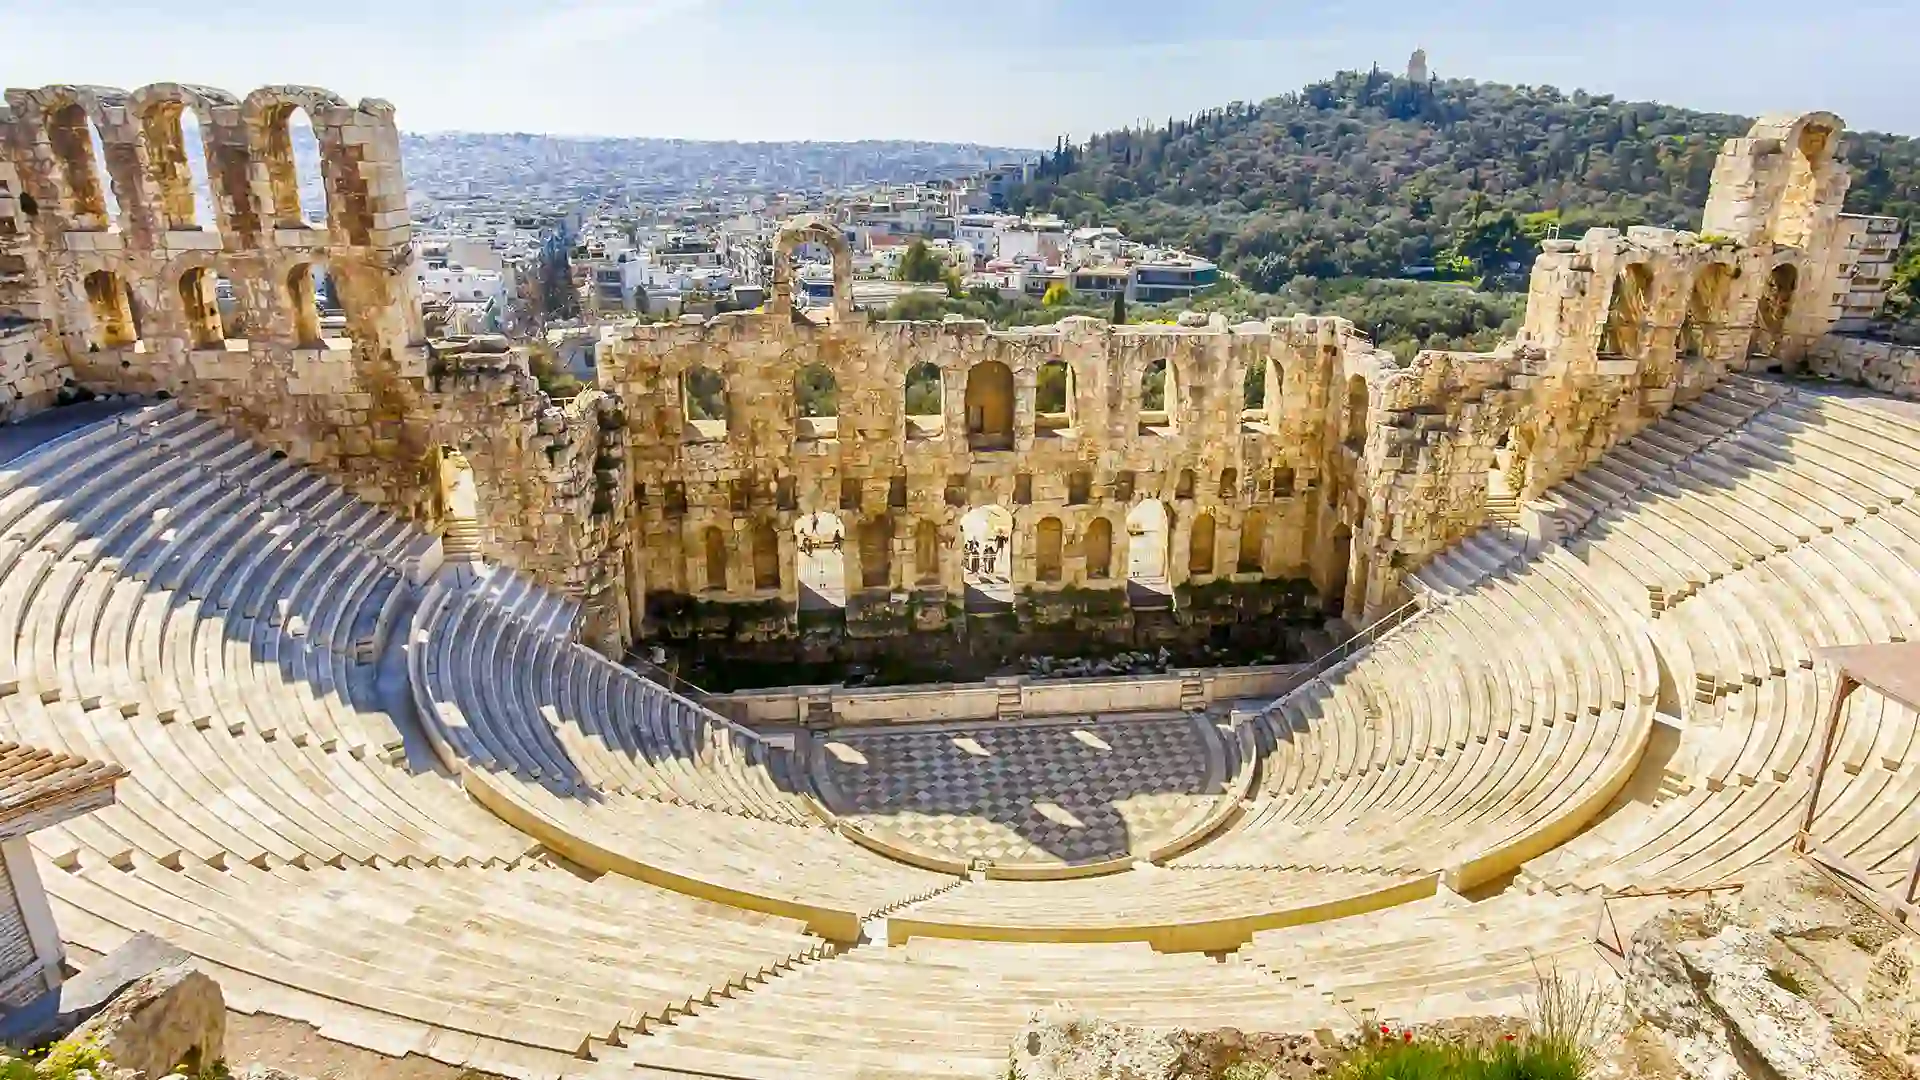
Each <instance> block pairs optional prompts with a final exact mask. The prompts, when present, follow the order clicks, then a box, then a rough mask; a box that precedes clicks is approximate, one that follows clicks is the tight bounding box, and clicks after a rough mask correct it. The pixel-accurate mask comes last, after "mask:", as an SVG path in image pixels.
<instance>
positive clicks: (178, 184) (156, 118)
mask: <svg viewBox="0 0 1920 1080" xmlns="http://www.w3.org/2000/svg"><path fill="white" fill-rule="evenodd" d="M140 138H141V141H143V142H144V143H145V144H146V148H147V163H148V167H149V168H150V169H151V170H152V171H153V179H154V184H155V186H157V187H158V188H159V189H160V218H161V223H162V227H164V228H167V229H213V228H217V227H218V225H219V219H218V218H217V217H216V216H215V208H214V201H213V185H212V184H211V183H210V182H209V181H208V178H207V155H206V142H205V140H204V138H203V137H202V134H201V127H200V117H199V114H198V113H196V112H194V110H193V109H191V108H189V107H187V105H186V104H185V103H183V102H178V101H160V102H156V103H154V105H153V106H152V107H150V108H149V109H147V112H146V115H145V116H143V117H141V119H140Z"/></svg>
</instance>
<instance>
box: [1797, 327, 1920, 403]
mask: <svg viewBox="0 0 1920 1080" xmlns="http://www.w3.org/2000/svg"><path fill="white" fill-rule="evenodd" d="M1807 370H1809V371H1811V372H1813V373H1814V374H1816V375H1824V376H1826V377H1828V378H1831V379H1844V380H1846V381H1847V382H1851V383H1859V384H1860V385H1862V386H1867V387H1871V388H1872V389H1875V390H1878V391H1880V392H1882V393H1886V394H1892V395H1894V396H1895V397H1903V398H1909V399H1913V400H1920V345H1897V344H1895V343H1893V342H1891V341H1873V340H1870V339H1868V338H1856V337H1824V338H1821V339H1820V340H1819V341H1816V342H1814V344H1813V348H1812V350H1810V351H1809V352H1808V353H1807Z"/></svg>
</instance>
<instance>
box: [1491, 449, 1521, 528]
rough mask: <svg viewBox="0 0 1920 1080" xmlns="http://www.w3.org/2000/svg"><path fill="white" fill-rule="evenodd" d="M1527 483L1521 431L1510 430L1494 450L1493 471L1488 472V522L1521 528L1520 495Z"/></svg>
mask: <svg viewBox="0 0 1920 1080" xmlns="http://www.w3.org/2000/svg"><path fill="white" fill-rule="evenodd" d="M1526 481H1527V453H1526V449H1525V447H1524V446H1523V445H1522V439H1521V436H1520V429H1519V428H1517V427H1510V428H1508V429H1507V431H1506V434H1504V435H1502V436H1500V442H1499V443H1498V444H1496V445H1495V446H1494V448H1493V467H1492V468H1491V469H1489V470H1488V471H1487V520H1488V521H1490V522H1492V523H1493V524H1496V525H1505V526H1507V527H1509V528H1518V527H1519V526H1520V492H1521V489H1522V488H1524V487H1525V486H1526Z"/></svg>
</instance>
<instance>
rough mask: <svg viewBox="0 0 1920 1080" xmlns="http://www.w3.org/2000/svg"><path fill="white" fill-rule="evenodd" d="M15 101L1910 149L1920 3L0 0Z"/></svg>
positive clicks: (1030, 141)
mask: <svg viewBox="0 0 1920 1080" xmlns="http://www.w3.org/2000/svg"><path fill="white" fill-rule="evenodd" d="M0 28H3V29H0V36H3V37H4V38H5V41H6V46H7V49H6V64H5V65H4V69H0V79H5V80H6V83H7V85H10V86H29V85H39V84H42V83H52V82H88V83H104V84H107V85H112V86H121V87H128V88H131V87H134V86H138V85H140V84H142V83H146V82H153V81H159V80H174V81H179V82H198V83H205V84H209V85H213V86H219V87H223V88H225V89H228V90H232V91H235V92H239V93H244V92H245V91H247V90H250V89H252V88H254V87H255V86H259V85H262V84H266V83H310V84H315V85H319V86H325V87H327V88H329V89H332V90H334V91H336V92H338V93H340V94H341V95H343V96H346V97H348V98H356V97H360V96H375V97H384V98H387V99H388V100H390V101H392V102H393V103H394V104H395V105H396V106H398V108H399V118H400V123H401V125H402V126H403V127H405V128H407V129H409V130H415V131H436V130H448V129H459V130H468V131H507V130H520V131H544V132H553V133H565V134H602V135H661V136H678V137H683V138H719V139H725V138H735V139H858V138H886V137H892V138H929V139H952V140H966V141H977V142H987V143H999V144H1006V145H1024V146H1042V145H1045V146H1050V145H1052V143H1053V139H1054V136H1055V135H1057V134H1069V135H1073V136H1085V135H1086V134H1087V133H1089V132H1091V131H1096V130H1104V129H1107V128H1110V127H1115V126H1119V125H1122V124H1125V123H1128V122H1130V121H1134V120H1139V119H1142V118H1148V117H1151V118H1157V119H1164V118H1165V117H1167V116H1168V115H1169V114H1185V113H1188V112H1191V111H1193V110H1195V109H1199V108H1204V107H1206V106H1210V105H1217V104H1222V103H1224V102H1227V101H1230V100H1233V99H1236V98H1240V99H1248V100H1256V99H1260V98H1265V97H1270V96H1272V95H1274V94H1279V93H1283V92H1285V91H1288V90H1293V89H1297V88H1298V87H1300V86H1301V85H1302V84H1304V83H1306V82H1308V81H1309V80H1312V79H1315V78H1319V77H1321V76H1323V75H1326V74H1328V73H1330V72H1332V71H1334V70H1336V69H1338V68H1343V67H1344V68H1354V67H1365V66H1366V65H1367V64H1369V63H1372V62H1375V61H1377V62H1379V63H1380V64H1381V65H1382V66H1384V67H1389V68H1395V69H1398V68H1400V67H1401V66H1402V65H1404V64H1405V62H1406V58H1407V55H1408V54H1409V53H1410V52H1411V51H1412V50H1413V48H1414V47H1415V46H1416V45H1424V46H1425V47H1426V49H1427V51H1428V53H1429V55H1430V56H1431V58H1432V59H1431V64H1432V68H1433V70H1434V72H1435V73H1436V74H1439V75H1442V76H1458V77H1468V78H1476V79H1483V80H1489V81H1500V82H1524V83H1552V84H1553V85H1555V86H1558V87H1560V88H1562V89H1568V90H1570V89H1574V88H1577V87H1579V88H1586V89H1590V90H1595V91H1599V92H1604V93H1612V94H1618V95H1621V96H1625V97H1633V98H1655V99H1659V100H1664V101H1668V102H1672V103H1674V104H1680V105H1688V106H1693V107H1697V108H1706V109H1718V110H1724V111H1729V112H1742V113H1758V112H1767V111H1784V110H1792V109H1807V108H1827V109H1832V110H1833V111H1835V112H1838V113H1839V114H1840V115H1842V116H1844V117H1846V118H1847V120H1848V121H1849V123H1850V124H1851V125H1852V126H1854V127H1856V128H1877V129H1881V130H1891V131H1898V132H1902V133H1907V134H1920V75H1917V74H1916V72H1915V66H1916V62H1917V60H1920V58H1917V57H1916V56H1915V54H1914V42H1915V41H1916V40H1920V3H1916V2H1915V0H1880V2H1855V0H1827V2H1824V3H1819V4H1809V3H1806V2H1805V0H1745V2H1740V3H1734V2H1721V0H1711V2H1701V0H1545V2H1542V0H1448V2H1433V0H1374V2H1372V3H1351V4H1349V3H1339V2H1331V0H1154V2H1146V0H961V2H936V0H462V2H459V3H452V2H436V0H310V2H306V3H288V2H287V0H275V2H273V3H271V4H266V3H258V2H255V0H233V2H230V3H222V4H200V5H194V4H187V5H184V6H183V5H181V4H177V3H169V4H162V3H158V2H155V0H0Z"/></svg>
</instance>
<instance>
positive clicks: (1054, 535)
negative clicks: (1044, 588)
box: [1033, 517, 1066, 582]
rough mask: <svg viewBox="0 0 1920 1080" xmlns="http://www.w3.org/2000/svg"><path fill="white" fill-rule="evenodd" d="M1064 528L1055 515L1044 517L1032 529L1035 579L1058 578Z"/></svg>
mask: <svg viewBox="0 0 1920 1080" xmlns="http://www.w3.org/2000/svg"><path fill="white" fill-rule="evenodd" d="M1065 538H1066V528H1065V526H1063V525H1061V524H1060V519H1059V518H1057V517H1045V518H1041V519H1040V523H1039V524H1038V525H1035V526H1034V529H1033V576H1034V579H1035V580H1036V581H1044V582H1056V581H1059V580H1060V576H1061V566H1062V564H1063V563H1064V561H1065V559H1064V554H1065V553H1064V551H1063V549H1064V547H1065Z"/></svg>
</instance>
